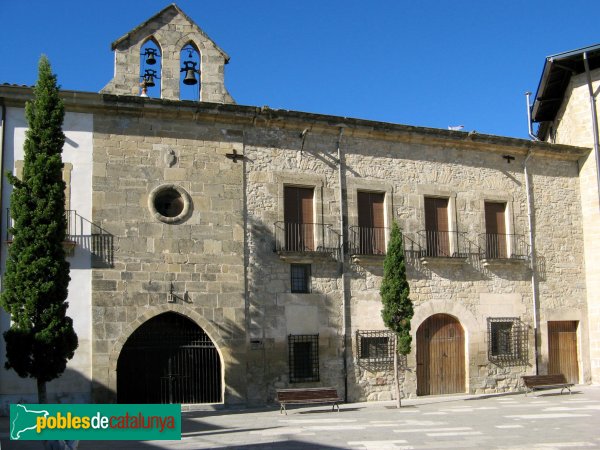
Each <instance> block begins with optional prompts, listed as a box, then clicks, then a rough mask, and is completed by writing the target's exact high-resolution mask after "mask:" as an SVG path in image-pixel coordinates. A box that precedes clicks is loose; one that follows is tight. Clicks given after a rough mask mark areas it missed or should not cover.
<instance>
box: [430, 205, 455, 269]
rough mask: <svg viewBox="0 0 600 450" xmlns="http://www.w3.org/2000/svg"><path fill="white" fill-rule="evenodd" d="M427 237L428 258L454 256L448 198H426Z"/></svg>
mask: <svg viewBox="0 0 600 450" xmlns="http://www.w3.org/2000/svg"><path fill="white" fill-rule="evenodd" d="M425 236H426V252H427V256H446V257H448V256H452V255H451V254H450V232H449V228H448V199H447V198H440V197H425Z"/></svg>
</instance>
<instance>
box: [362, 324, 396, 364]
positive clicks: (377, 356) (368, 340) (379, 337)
mask: <svg viewBox="0 0 600 450" xmlns="http://www.w3.org/2000/svg"><path fill="white" fill-rule="evenodd" d="M356 342H357V347H358V358H359V359H369V360H377V361H379V362H386V361H392V360H393V358H394V348H393V347H394V340H393V334H392V333H390V332H389V331H378V330H377V331H365V330H359V331H357V332H356Z"/></svg>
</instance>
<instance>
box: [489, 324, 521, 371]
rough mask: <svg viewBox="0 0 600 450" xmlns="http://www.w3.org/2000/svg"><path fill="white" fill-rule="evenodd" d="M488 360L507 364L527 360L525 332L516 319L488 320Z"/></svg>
mask: <svg viewBox="0 0 600 450" xmlns="http://www.w3.org/2000/svg"><path fill="white" fill-rule="evenodd" d="M488 358H489V360H490V361H507V362H510V361H513V362H514V361H523V360H526V359H527V332H526V328H525V327H524V326H523V324H522V323H521V320H520V319H519V318H518V317H495V318H488Z"/></svg>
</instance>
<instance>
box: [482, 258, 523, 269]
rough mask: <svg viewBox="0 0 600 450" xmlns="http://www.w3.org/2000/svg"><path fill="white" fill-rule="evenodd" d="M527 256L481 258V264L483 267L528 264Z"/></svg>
mask: <svg viewBox="0 0 600 450" xmlns="http://www.w3.org/2000/svg"><path fill="white" fill-rule="evenodd" d="M528 263H529V260H528V259H527V258H524V257H522V258H517V257H515V258H483V259H482V260H481V265H482V266H483V267H516V266H525V265H528Z"/></svg>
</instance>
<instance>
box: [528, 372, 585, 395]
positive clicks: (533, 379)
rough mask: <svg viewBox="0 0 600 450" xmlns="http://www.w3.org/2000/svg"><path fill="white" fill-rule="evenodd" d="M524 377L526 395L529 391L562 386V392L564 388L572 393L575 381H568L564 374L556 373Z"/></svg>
mask: <svg viewBox="0 0 600 450" xmlns="http://www.w3.org/2000/svg"><path fill="white" fill-rule="evenodd" d="M521 378H522V379H523V384H524V385H525V395H527V393H528V392H533V391H534V390H538V389H558V388H560V389H561V390H560V393H561V394H562V391H563V390H564V389H567V390H568V391H569V394H570V393H571V386H573V383H568V382H567V379H566V378H565V376H564V375H563V374H555V375H524V376H522V377H521Z"/></svg>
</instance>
